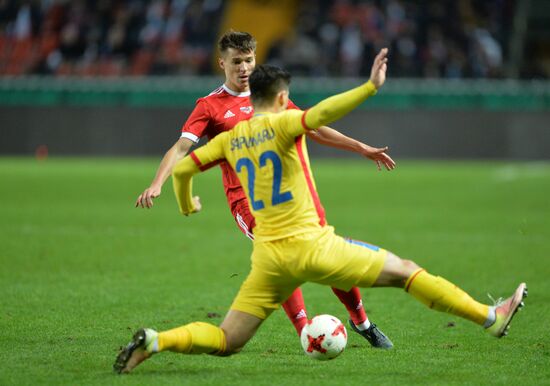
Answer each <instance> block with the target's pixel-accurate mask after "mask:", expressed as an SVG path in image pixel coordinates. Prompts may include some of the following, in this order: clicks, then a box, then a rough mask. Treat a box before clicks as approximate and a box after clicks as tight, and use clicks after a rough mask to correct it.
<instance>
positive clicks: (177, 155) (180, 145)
mask: <svg viewBox="0 0 550 386" xmlns="http://www.w3.org/2000/svg"><path fill="white" fill-rule="evenodd" d="M191 146H193V141H191V140H190V139H187V138H180V139H179V140H178V141H177V142H176V143H175V144H174V146H172V147H171V148H170V149H169V150H168V151H167V152H166V154H165V155H164V157H163V158H162V161H160V165H159V168H158V170H157V174H156V175H155V178H154V179H153V181H152V182H151V185H150V186H149V187H148V188H147V189H145V190H144V191H143V193H141V194H140V195H139V196H138V198H137V200H136V208H137V207H142V208H152V207H153V199H154V198H157V197H158V196H160V194H161V192H162V185H164V183H165V182H166V179H167V178H168V176H170V174H171V173H172V169H173V168H174V166H175V165H176V163H177V162H178V161H180V160H181V159H182V158H183V157H185V155H186V154H187V152H188V151H189V149H190V148H191Z"/></svg>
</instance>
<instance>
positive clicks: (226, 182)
mask: <svg viewBox="0 0 550 386" xmlns="http://www.w3.org/2000/svg"><path fill="white" fill-rule="evenodd" d="M288 108H289V109H297V108H298V107H297V106H296V105H295V104H294V103H292V102H290V101H289V105H288ZM253 114H254V109H253V107H252V103H251V102H250V91H246V92H241V93H238V92H235V91H233V90H231V89H229V88H228V87H227V86H226V85H225V84H223V85H222V86H220V87H218V88H217V89H215V90H214V91H212V92H211V93H210V94H208V95H207V96H205V97H203V98H199V99H198V100H197V104H196V106H195V109H194V110H193V112H191V115H190V116H189V118H188V119H187V121H186V122H185V124H184V125H183V128H182V129H181V131H182V133H181V136H182V137H183V138H187V139H190V140H191V141H193V142H195V143H197V142H199V139H200V138H201V137H203V136H207V137H208V140H211V139H212V138H214V137H215V136H216V135H218V134H220V133H222V132H224V131H229V130H231V129H232V128H233V127H235V125H236V124H237V123H239V122H240V121H243V120H246V119H250V118H251V117H252V115H253ZM220 167H221V168H222V179H223V187H224V190H225V195H226V196H227V202H228V203H229V208H230V209H231V212H233V210H234V207H235V205H236V203H237V202H238V201H240V200H245V199H246V195H245V193H244V190H243V189H242V187H241V184H240V182H239V179H238V177H237V175H236V174H235V172H234V171H233V169H232V168H231V166H230V165H229V164H228V163H227V162H226V161H222V162H221V163H220Z"/></svg>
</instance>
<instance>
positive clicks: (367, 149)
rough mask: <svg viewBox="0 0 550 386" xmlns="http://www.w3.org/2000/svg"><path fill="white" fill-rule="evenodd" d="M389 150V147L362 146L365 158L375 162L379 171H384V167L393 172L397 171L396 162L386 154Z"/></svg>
mask: <svg viewBox="0 0 550 386" xmlns="http://www.w3.org/2000/svg"><path fill="white" fill-rule="evenodd" d="M387 150H388V147H387V146H386V147H380V148H378V147H372V146H369V145H365V144H363V145H362V146H361V154H362V155H363V156H364V157H367V158H368V159H371V160H373V161H374V162H375V163H376V166H377V167H378V170H382V165H384V167H385V168H386V170H388V171H389V170H393V169H395V161H394V160H393V159H392V158H391V157H390V156H389V155H387V154H386V151H387Z"/></svg>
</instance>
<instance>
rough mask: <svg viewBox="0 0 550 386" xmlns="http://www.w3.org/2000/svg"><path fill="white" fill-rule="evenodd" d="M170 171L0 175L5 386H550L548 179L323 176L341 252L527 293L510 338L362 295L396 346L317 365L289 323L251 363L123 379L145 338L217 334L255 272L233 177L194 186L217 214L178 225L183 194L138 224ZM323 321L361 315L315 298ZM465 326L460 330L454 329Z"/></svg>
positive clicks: (333, 164)
mask: <svg viewBox="0 0 550 386" xmlns="http://www.w3.org/2000/svg"><path fill="white" fill-rule="evenodd" d="M158 161H159V160H158V159H91V158H89V159H85V158H74V159H73V158H66V159H55V158H54V159H47V160H45V161H41V162H40V161H36V160H34V159H31V158H0V200H1V202H2V205H1V206H0V241H1V242H0V343H1V347H2V349H1V350H0V384H1V385H31V384H32V385H36V384H52V385H61V384H63V385H81V384H85V385H88V384H92V385H118V384H121V385H126V384H130V385H151V384H158V385H161V384H174V385H182V384H189V385H201V384H211V385H214V384H216V385H230V384H239V385H248V384H251V385H252V384H254V385H273V384H281V385H282V384H285V385H291V384H296V385H297V384H299V385H309V384H312V385H313V384H315V385H343V384H359V383H361V384H373V385H383V384H387V385H395V384H418V385H426V384H437V385H447V384H448V385H463V384H475V385H489V384H525V385H535V384H537V385H540V384H550V366H549V363H550V338H549V334H548V325H547V319H546V317H548V316H550V281H549V280H548V274H549V273H550V164H549V163H504V162H438V161H430V162H427V161H426V162H417V161H416V162H412V161H407V162H400V163H399V165H398V168H397V169H396V170H395V171H393V172H391V173H388V172H377V171H376V169H375V167H374V166H373V164H371V163H369V162H368V161H361V160H313V161H312V164H313V169H314V174H315V176H316V182H317V187H318V190H319V192H320V196H321V199H322V202H323V204H324V206H325V208H326V210H327V218H328V221H329V223H330V224H332V225H334V226H335V227H336V229H337V232H338V233H339V234H341V235H345V236H350V237H353V238H356V239H362V240H364V241H368V242H371V243H374V244H377V245H380V246H384V247H386V248H388V249H390V250H392V251H393V252H395V253H397V254H398V255H400V256H402V257H405V258H410V259H414V260H415V261H416V262H418V263H419V264H421V265H423V266H424V267H426V268H428V269H429V271H431V272H432V273H436V274H439V275H442V276H445V277H447V278H448V279H450V280H451V281H453V282H455V283H457V284H459V285H460V286H461V287H463V288H464V289H465V290H467V291H468V292H470V293H471V294H472V296H474V297H475V298H478V299H480V300H482V301H486V302H489V299H488V297H487V293H490V294H492V295H493V296H495V297H497V296H508V295H509V294H510V293H511V291H513V289H514V288H515V287H516V285H517V284H518V283H519V282H520V281H526V282H527V284H528V286H529V298H528V299H527V301H526V303H527V306H526V307H525V309H524V310H523V311H522V312H521V313H520V314H519V315H518V316H517V317H516V319H515V320H514V323H513V324H512V327H511V331H510V336H509V337H507V338H505V339H501V340H497V339H494V338H492V337H489V336H488V335H487V334H485V333H484V332H483V331H482V330H481V329H480V328H479V327H477V326H475V325H473V324H471V323H469V322H465V321H462V320H459V319H458V318H455V317H453V316H449V315H445V314H442V313H437V312H434V311H430V310H427V309H426V308H425V307H424V306H422V305H421V304H420V303H418V302H416V301H415V300H413V299H412V298H410V297H409V296H408V295H406V294H403V293H402V291H400V290H397V289H372V290H363V295H364V302H365V305H366V309H367V312H368V313H369V316H370V318H371V320H372V321H374V322H375V323H377V324H378V325H379V326H380V327H381V328H382V330H383V331H385V332H386V333H387V334H388V335H389V336H390V338H391V339H392V340H393V342H394V344H395V346H396V347H395V349H394V350H391V351H377V350H374V349H371V348H370V347H369V346H368V344H367V343H366V342H365V341H363V340H362V338H360V337H359V336H357V335H355V334H353V333H352V332H350V334H351V335H350V337H349V341H348V348H347V350H346V352H344V354H343V355H342V356H341V357H339V358H338V359H336V360H334V361H331V362H326V363H325V362H316V361H313V360H311V359H308V358H307V357H306V356H305V355H303V354H302V352H301V347H300V345H299V340H298V339H297V337H296V335H295V332H294V329H293V327H292V326H291V325H290V323H289V322H287V321H286V318H285V316H284V313H283V312H282V311H278V312H276V313H275V314H274V315H273V316H272V317H271V318H270V319H269V320H268V321H267V322H266V323H265V324H264V326H263V328H262V329H261V330H260V332H259V333H258V335H257V336H256V337H255V338H254V339H253V340H252V341H251V342H250V344H249V345H248V346H247V347H246V349H245V350H244V351H243V352H242V353H241V354H239V355H237V356H233V357H230V358H216V357H209V356H204V355H203V356H183V355H177V354H172V353H168V354H165V355H159V356H157V357H154V358H152V359H151V360H150V361H148V362H147V363H144V364H143V365H142V366H141V367H139V368H138V369H137V370H136V371H135V372H134V373H132V374H130V375H128V376H117V375H115V374H114V373H113V372H112V370H111V366H112V362H113V360H114V358H115V356H116V353H117V351H118V348H119V346H121V345H122V344H125V343H126V342H127V341H128V339H129V338H130V336H131V333H132V332H133V330H135V329H136V328H138V327H140V326H149V327H153V328H157V329H167V328H171V327H175V326H179V325H182V324H185V323H187V322H190V321H194V320H203V321H210V322H213V323H219V322H220V321H221V319H222V317H223V315H224V314H225V312H226V309H227V307H228V306H229V305H230V303H231V300H232V298H233V296H234V295H235V293H236V292H237V290H238V288H239V285H240V283H241V281H242V280H243V279H244V277H245V276H246V274H247V271H248V261H249V260H248V259H249V254H250V251H251V243H250V242H249V241H248V240H247V239H246V238H245V237H244V236H243V235H242V234H241V233H240V232H239V231H238V230H237V228H236V226H235V223H234V220H233V219H232V218H231V216H230V213H229V210H228V209H227V204H226V202H225V197H224V195H223V191H222V186H221V181H220V173H219V171H218V170H215V171H210V172H208V173H205V174H203V175H200V176H198V177H197V178H196V179H195V191H196V193H198V194H199V195H200V196H201V198H202V202H203V212H202V213H200V214H198V215H194V216H191V217H188V218H186V217H183V216H180V215H179V214H178V211H177V207H176V203H175V200H174V197H173V193H172V187H171V183H170V182H168V183H167V184H166V185H165V189H164V191H163V195H162V196H161V197H160V198H159V199H158V200H157V201H156V204H155V207H154V208H153V209H151V210H143V209H136V208H134V201H135V199H136V197H137V196H138V194H139V193H141V191H142V190H143V189H144V188H145V187H146V186H147V185H148V184H149V182H150V179H151V178H152V176H153V174H154V171H155V170H156V168H157V166H158ZM303 289H304V295H305V298H306V302H307V305H308V311H309V314H310V315H314V314H319V313H330V314H334V315H336V316H338V317H340V318H341V319H343V320H345V319H346V316H347V314H346V312H345V310H344V307H343V306H341V305H340V304H339V303H338V301H337V299H336V297H334V296H333V295H332V292H331V291H330V289H328V288H323V287H321V286H318V285H312V284H308V285H306V286H304V288H303ZM449 322H454V326H449Z"/></svg>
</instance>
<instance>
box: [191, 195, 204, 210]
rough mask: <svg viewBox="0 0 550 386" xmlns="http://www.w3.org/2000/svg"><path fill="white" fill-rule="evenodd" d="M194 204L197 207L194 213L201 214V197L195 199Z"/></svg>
mask: <svg viewBox="0 0 550 386" xmlns="http://www.w3.org/2000/svg"><path fill="white" fill-rule="evenodd" d="M193 204H194V205H195V210H194V211H193V213H197V212H200V211H201V209H202V204H201V198H200V197H199V196H194V197H193Z"/></svg>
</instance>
